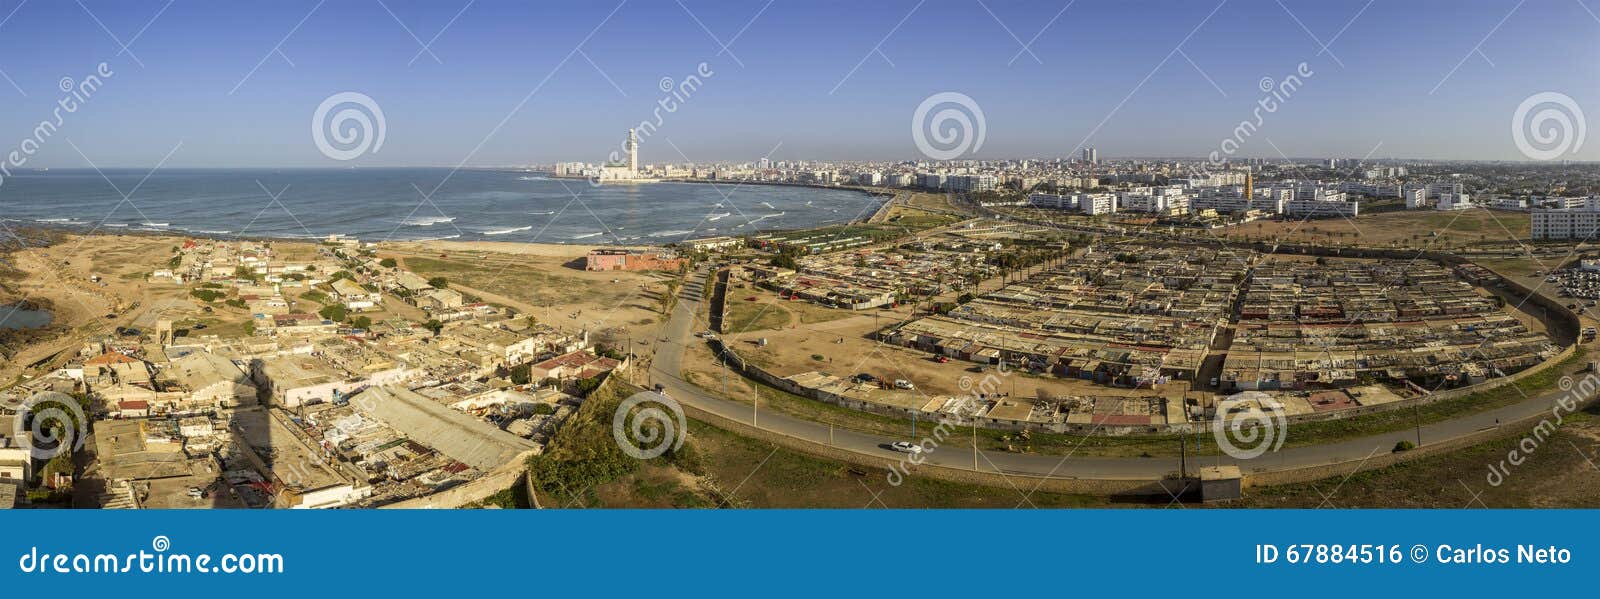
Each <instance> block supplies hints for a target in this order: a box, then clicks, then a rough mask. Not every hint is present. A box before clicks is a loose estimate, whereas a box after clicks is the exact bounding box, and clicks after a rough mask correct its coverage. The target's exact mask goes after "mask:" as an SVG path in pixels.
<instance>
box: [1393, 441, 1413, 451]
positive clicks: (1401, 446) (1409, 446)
mask: <svg viewBox="0 0 1600 599" xmlns="http://www.w3.org/2000/svg"><path fill="white" fill-rule="evenodd" d="M1416 448H1417V445H1416V444H1415V443H1412V442H1410V441H1401V442H1399V443H1395V444H1394V452H1395V453H1400V452H1402V451H1411V450H1413V449H1416Z"/></svg>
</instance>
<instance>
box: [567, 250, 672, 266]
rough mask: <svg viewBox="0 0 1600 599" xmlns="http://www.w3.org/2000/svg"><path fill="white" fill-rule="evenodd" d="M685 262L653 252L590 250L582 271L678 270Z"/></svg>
mask: <svg viewBox="0 0 1600 599" xmlns="http://www.w3.org/2000/svg"><path fill="white" fill-rule="evenodd" d="M685 263H686V261H685V260H684V259H683V258H678V257H674V256H672V255H671V254H668V253H666V252H661V251H655V250H605V249H602V250H591V251H590V252H589V256H588V259H587V260H586V261H585V263H584V267H583V268H584V270H596V271H604V270H635V271H637V270H678V269H679V268H682V267H683V265H684V264H685Z"/></svg>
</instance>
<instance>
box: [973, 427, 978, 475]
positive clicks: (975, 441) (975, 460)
mask: <svg viewBox="0 0 1600 599" xmlns="http://www.w3.org/2000/svg"><path fill="white" fill-rule="evenodd" d="M972 469H973V470H977V469H978V419H977V418H973V419H972Z"/></svg>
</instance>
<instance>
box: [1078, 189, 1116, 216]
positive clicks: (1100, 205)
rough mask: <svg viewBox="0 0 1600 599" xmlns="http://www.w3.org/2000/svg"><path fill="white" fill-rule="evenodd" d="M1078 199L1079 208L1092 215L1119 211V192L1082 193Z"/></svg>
mask: <svg viewBox="0 0 1600 599" xmlns="http://www.w3.org/2000/svg"><path fill="white" fill-rule="evenodd" d="M1077 199H1078V210H1081V211H1083V213H1084V214H1087V215H1090V216H1094V215H1098V214H1111V213H1113V212H1116V211H1117V194H1114V193H1080V194H1078V195H1077Z"/></svg>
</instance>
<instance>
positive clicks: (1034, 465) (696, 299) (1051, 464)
mask: <svg viewBox="0 0 1600 599" xmlns="http://www.w3.org/2000/svg"><path fill="white" fill-rule="evenodd" d="M703 275H704V272H698V273H695V274H692V275H690V277H689V279H690V280H689V281H687V282H685V284H684V287H683V290H682V292H681V294H680V297H679V301H678V302H677V305H676V307H675V308H674V310H673V313H672V319H671V320H670V321H669V322H668V323H667V328H666V331H665V341H663V342H658V343H657V347H656V351H655V364H654V366H653V367H652V369H651V375H652V376H653V380H654V382H656V383H659V384H661V385H663V386H665V387H666V389H667V390H668V394H669V395H671V396H672V397H673V398H675V399H677V400H678V401H680V402H683V403H685V404H689V405H692V406H694V407H696V408H699V409H702V410H705V411H707V412H711V413H714V414H717V415H720V416H723V417H726V418H729V419H733V420H737V421H742V422H751V421H752V417H753V415H752V412H753V409H752V407H751V406H749V405H745V404H742V403H738V402H734V401H730V400H726V399H721V398H718V397H715V396H713V395H711V394H709V393H707V392H705V391H704V390H702V389H700V388H699V387H696V386H694V385H693V384H690V383H688V382H687V381H684V380H683V379H682V378H681V376H680V374H679V373H680V372H681V361H682V357H683V349H684V347H685V346H686V345H687V344H689V343H704V341H703V340H702V339H700V338H698V337H695V336H694V332H695V327H696V323H695V315H696V314H698V313H699V307H700V302H701V299H702V292H703V291H704V290H703V289H702V288H701V287H702V285H701V281H703V280H704V276H703ZM702 328H703V327H702ZM1505 392H1506V393H1516V391H1514V390H1511V389H1507V390H1505ZM1564 394H1565V393H1564V392H1562V391H1560V390H1554V391H1552V392H1550V393H1546V394H1544V395H1540V396H1538V397H1533V398H1529V399H1528V400H1526V401H1523V402H1521V403H1517V404H1514V405H1509V406H1505V407H1502V408H1499V409H1495V410H1489V411H1486V412H1481V413H1476V414H1471V415H1468V416H1463V417H1461V418H1457V419H1454V420H1448V421H1444V422H1438V423H1435V424H1430V425H1425V426H1423V427H1422V431H1421V436H1422V441H1423V443H1424V444H1430V443H1437V442H1441V441H1445V440H1449V439H1454V438H1458V437H1462V436H1465V435H1469V434H1472V433H1476V432H1480V431H1483V430H1487V429H1490V428H1493V427H1495V426H1496V425H1497V423H1498V422H1516V421H1518V420H1521V419H1523V418H1528V417H1530V416H1536V415H1541V414H1543V415H1549V414H1551V412H1552V409H1553V408H1554V406H1555V405H1556V402H1557V401H1558V400H1559V399H1560V398H1561V397H1562V396H1563V395H1564ZM1563 414H1565V412H1563ZM759 418H760V422H759V425H760V427H761V428H762V429H766V430H770V431H773V432H777V433H781V434H784V435H787V436H790V437H794V438H796V439H801V440H804V441H808V442H811V443H816V444H819V445H829V444H830V439H829V428H828V427H827V425H823V424H817V423H814V422H810V421H807V420H802V419H799V418H794V417H791V416H788V415H785V414H782V413H778V412H771V411H768V412H762V413H761V414H760V415H759ZM908 432H909V431H908ZM1291 433H1292V431H1291ZM923 434H926V433H923ZM1203 437H1204V438H1203V441H1202V442H1204V443H1211V442H1212V440H1211V439H1210V438H1209V437H1210V436H1209V435H1203ZM901 440H909V441H913V442H916V441H920V440H921V439H910V438H890V437H882V436H878V435H872V434H867V433H860V432H855V431H847V430H843V429H834V430H833V432H832V440H831V445H833V446H835V447H839V448H843V449H848V450H851V451H855V452H858V453H862V454H867V455H873V456H879V457H887V458H890V459H897V458H898V457H900V456H901V455H902V454H900V453H897V452H895V451H893V450H890V449H887V448H886V446H887V445H888V444H889V443H892V442H894V441H901ZM1416 440H1417V430H1416V429H1415V428H1411V429H1406V430H1404V431H1399V432H1394V433H1386V434H1380V435H1373V436H1369V437H1362V438H1358V439H1353V440H1350V441H1344V442H1340V443H1332V444H1327V445H1314V446H1305V447H1295V448H1286V449H1283V450H1280V451H1277V452H1272V453H1268V454H1265V455H1262V456H1261V457H1258V458H1255V459H1249V460H1239V459H1235V458H1231V457H1220V458H1216V457H1206V458H1203V459H1202V463H1203V465H1206V466H1211V465H1218V464H1221V465H1234V466H1238V467H1239V468H1240V469H1241V470H1243V471H1244V472H1246V473H1251V472H1271V471H1278V470H1294V469H1299V468H1305V467H1311V466H1326V465H1333V464H1341V463H1346V462H1361V461H1364V460H1367V459H1369V458H1371V457H1373V456H1375V455H1378V454H1381V453H1383V452H1387V451H1390V450H1392V449H1393V448H1394V446H1395V444H1396V443H1398V442H1400V441H1411V442H1413V443H1415V442H1416ZM963 441H965V439H959V438H951V439H948V440H947V443H946V445H945V447H943V448H942V449H938V450H935V451H933V452H932V453H931V454H928V455H927V456H926V460H925V461H926V462H928V463H933V464H938V465H941V466H948V467H952V468H962V469H968V470H974V469H975V470H981V471H985V472H996V471H998V472H1001V473H1004V474H1008V475H1009V474H1017V475H1025V476H1044V477H1055V478H1083V479H1101V480H1155V479H1160V478H1162V477H1163V476H1166V475H1167V474H1169V473H1176V472H1177V471H1178V468H1179V464H1178V458H1176V457H1159V458H1117V457H1088V456H1067V457H1062V456H1045V455H1026V454H1014V453H1004V452H984V453H982V454H981V455H980V456H978V457H977V459H976V461H977V465H976V467H975V466H974V463H973V462H974V456H973V452H972V449H971V445H970V443H964V442H963Z"/></svg>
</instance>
